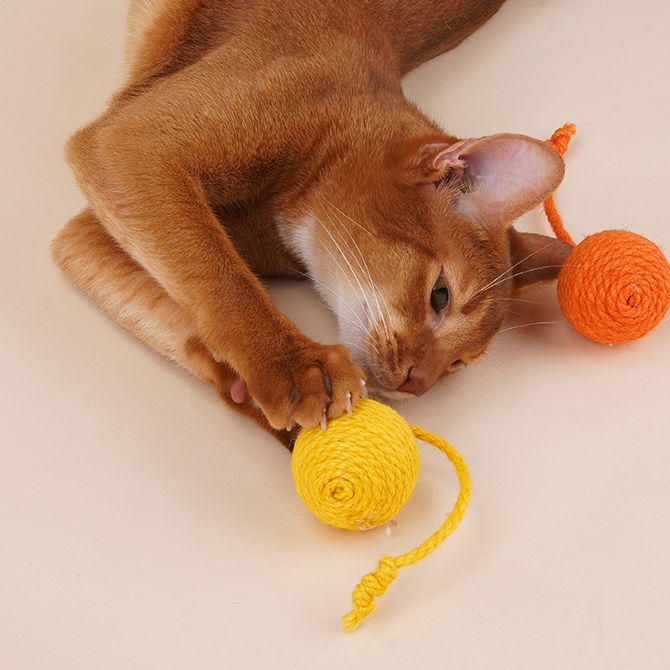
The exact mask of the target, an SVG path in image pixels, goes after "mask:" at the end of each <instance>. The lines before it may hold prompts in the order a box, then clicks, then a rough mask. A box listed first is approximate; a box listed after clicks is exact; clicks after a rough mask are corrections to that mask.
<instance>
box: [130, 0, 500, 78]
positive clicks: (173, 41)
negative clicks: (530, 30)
mask: <svg viewBox="0 0 670 670" xmlns="http://www.w3.org/2000/svg"><path fill="white" fill-rule="evenodd" d="M503 2H504V0H130V5H129V9H128V21H127V23H128V30H127V40H126V59H125V61H126V72H127V79H126V85H127V86H132V85H134V84H137V83H138V82H140V81H142V80H144V79H146V78H147V77H155V76H160V75H164V74H169V73H171V72H174V71H177V70H179V69H182V68H184V67H186V66H187V65H190V64H192V63H193V62H195V61H196V60H198V59H200V58H202V57H203V56H204V55H206V54H207V53H208V52H209V51H211V50H212V49H215V48H216V47H217V46H220V45H221V44H223V43H224V42H225V41H226V39H227V38H228V37H229V36H230V35H232V34H238V36H239V34H240V33H241V34H242V35H243V36H245V37H246V38H247V39H253V40H254V41H259V42H264V41H267V42H272V38H273V37H275V38H277V37H279V39H280V40H283V41H284V45H285V46H290V42H291V40H292V38H293V35H292V34H291V31H292V30H296V29H297V30H300V29H303V30H305V33H304V36H307V37H309V39H311V40H312V41H313V42H314V44H317V45H319V46H320V47H321V48H322V49H323V50H324V52H325V53H326V54H327V51H328V40H327V39H322V38H325V37H326V36H327V33H328V31H325V32H324V33H323V34H321V31H320V30H319V29H318V28H319V26H326V25H329V27H332V28H334V29H336V30H337V31H340V32H346V33H348V34H349V35H351V36H352V37H354V38H355V39H358V41H367V42H369V46H370V47H371V51H370V53H373V52H375V51H376V52H379V50H380V49H381V50H382V51H384V52H385V53H384V54H383V56H384V57H385V58H387V59H389V60H393V61H395V62H394V63H393V65H394V66H395V67H397V68H398V70H399V71H400V72H401V73H403V74H404V73H406V72H408V71H409V70H411V69H412V68H414V67H416V66H417V65H419V64H420V63H422V62H424V61H426V60H429V59H430V58H433V57H434V56H436V55H438V54H439V53H442V52H444V51H447V50H449V49H451V48H453V47H455V46H456V45H457V44H459V43H460V42H461V41H462V40H463V39H465V37H467V36H468V35H469V34H470V33H472V32H473V31H474V30H475V29H476V28H478V27H479V26H480V25H482V24H483V23H484V22H485V21H487V20H488V19H489V18H490V17H491V16H492V15H493V14H495V12H496V11H497V10H498V9H499V8H500V6H501V5H502V4H503Z"/></svg>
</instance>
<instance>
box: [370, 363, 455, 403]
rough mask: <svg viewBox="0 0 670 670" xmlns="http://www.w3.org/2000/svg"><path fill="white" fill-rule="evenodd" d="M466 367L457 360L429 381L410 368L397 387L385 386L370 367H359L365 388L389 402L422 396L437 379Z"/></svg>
mask: <svg viewBox="0 0 670 670" xmlns="http://www.w3.org/2000/svg"><path fill="white" fill-rule="evenodd" d="M466 365H467V363H466V362H465V361H464V360H462V359H460V358H458V359H456V360H455V361H453V362H452V363H451V364H450V365H449V366H448V367H447V368H446V369H445V371H444V372H443V373H442V374H441V375H439V376H438V377H437V378H436V379H431V380H429V379H427V378H426V377H425V376H424V375H422V374H421V372H420V371H418V370H415V369H414V368H410V369H409V371H408V372H407V376H406V378H405V380H404V381H403V382H402V383H401V384H399V385H397V386H394V385H389V384H385V383H384V382H383V381H382V380H381V379H380V378H379V376H378V375H377V374H375V373H374V372H373V371H372V369H371V366H370V365H366V364H363V365H361V367H362V368H363V370H364V371H365V373H366V375H367V378H368V381H367V387H368V390H369V392H370V393H371V394H372V395H376V396H379V397H382V398H389V399H391V400H403V399H406V398H411V397H420V396H422V395H423V394H424V393H426V392H427V391H429V390H430V389H431V388H432V387H433V385H434V383H435V381H437V379H439V378H440V377H443V376H445V375H448V374H452V373H454V372H457V371H458V370H462V369H463V368H464V367H466Z"/></svg>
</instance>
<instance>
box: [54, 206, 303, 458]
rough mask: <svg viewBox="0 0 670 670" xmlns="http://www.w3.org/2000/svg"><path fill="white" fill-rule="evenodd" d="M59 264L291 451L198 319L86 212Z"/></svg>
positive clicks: (62, 244)
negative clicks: (205, 337)
mask: <svg viewBox="0 0 670 670" xmlns="http://www.w3.org/2000/svg"><path fill="white" fill-rule="evenodd" d="M51 254H52V257H53V259H54V262H55V263H56V265H57V266H58V267H59V268H60V270H62V271H63V273H64V274H65V275H66V276H67V277H68V278H69V279H70V280H72V281H73V282H74V283H75V284H76V285H77V286H79V287H80V288H81V289H82V290H83V291H84V292H86V293H87V294H88V295H89V296H90V297H92V298H93V299H94V300H95V301H96V302H98V303H99V304H100V305H101V306H102V308H103V309H104V310H105V311H107V312H108V313H109V314H110V315H111V316H112V317H113V318H114V319H115V320H116V321H117V322H118V323H119V324H120V325H121V326H123V327H124V328H126V329H127V330H129V331H130V332H131V333H133V334H134V335H135V336H137V337H138V338H139V339H141V340H142V341H143V342H145V343H146V344H148V345H149V346H151V347H152V348H153V349H155V350H156V351H158V352H160V353H161V354H163V355H165V356H167V357H168V358H170V359H172V360H173V361H175V362H176V363H178V364H179V365H180V366H182V367H183V368H185V369H186V370H188V371H189V372H191V373H193V374H194V375H195V376H196V377H198V378H199V379H201V380H202V381H204V382H206V383H207V384H210V385H211V386H213V387H214V388H215V389H216V391H217V392H218V394H219V396H220V397H221V398H222V399H223V400H224V401H225V402H226V403H227V404H228V405H229V406H230V407H231V408H232V409H234V410H235V411H237V412H240V413H241V414H243V415H245V416H247V417H249V418H251V419H253V420H254V421H255V422H256V423H257V424H258V425H259V426H261V427H262V428H264V429H265V430H267V431H268V432H269V433H270V434H271V435H273V436H274V437H276V438H277V439H278V440H279V441H280V442H282V444H284V445H285V446H287V447H289V448H290V446H291V444H292V442H293V439H294V438H295V435H294V433H293V432H289V431H286V430H275V429H274V428H272V426H270V424H269V423H268V420H267V418H266V417H265V415H264V414H263V412H262V411H261V410H260V408H259V407H258V406H257V405H256V404H255V403H254V402H253V400H252V399H251V398H250V397H249V395H248V394H247V392H246V388H245V386H244V382H243V381H242V380H241V379H240V377H239V375H238V374H237V373H235V371H234V370H233V369H232V368H231V367H230V366H229V365H227V364H226V363H225V362H223V361H222V362H217V361H216V360H214V357H213V355H212V353H211V352H210V351H209V350H208V349H207V347H206V346H205V344H204V343H203V341H202V338H201V337H200V335H199V333H198V331H197V328H196V326H195V324H194V323H193V320H192V319H191V318H190V317H189V316H188V315H187V314H186V312H184V310H183V309H181V308H180V307H179V305H177V303H176V302H175V301H174V300H173V299H172V298H171V297H170V296H169V295H168V294H167V292H166V291H165V289H164V288H163V287H162V286H161V285H160V284H159V283H158V282H157V281H156V280H155V279H154V278H153V277H152V276H151V275H150V274H149V273H148V272H147V271H146V270H145V269H144V268H143V267H142V266H141V265H140V264H139V263H137V262H136V261H135V260H133V259H132V258H131V257H130V256H129V255H128V254H127V253H126V252H125V250H124V249H123V248H122V247H121V246H120V245H119V244H117V242H116V241H115V240H114V239H113V238H112V237H111V236H110V235H109V234H108V233H107V231H106V230H105V229H104V227H103V226H102V225H101V223H100V222H99V220H98V219H97V217H96V216H95V214H94V212H93V211H91V210H90V209H85V210H84V211H83V212H81V213H80V214H79V215H77V216H75V217H74V218H73V219H72V220H71V221H69V222H68V223H67V224H66V225H65V227H64V228H63V229H62V230H61V232H60V233H59V234H58V236H57V237H56V238H55V240H54V241H53V243H52V245H51Z"/></svg>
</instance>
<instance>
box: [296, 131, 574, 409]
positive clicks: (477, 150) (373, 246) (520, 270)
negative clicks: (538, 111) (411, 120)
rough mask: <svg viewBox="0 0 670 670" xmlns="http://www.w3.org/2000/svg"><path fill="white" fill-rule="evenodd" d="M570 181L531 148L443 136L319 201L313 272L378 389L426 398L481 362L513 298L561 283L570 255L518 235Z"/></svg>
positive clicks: (562, 247) (525, 142) (538, 147)
mask: <svg viewBox="0 0 670 670" xmlns="http://www.w3.org/2000/svg"><path fill="white" fill-rule="evenodd" d="M563 170H564V167H563V161H562V159H561V158H560V157H559V156H558V154H557V153H556V152H554V151H553V150H552V149H550V148H549V147H548V146H547V145H546V144H544V143H542V142H540V141H538V140H534V139H532V138H529V137H525V136H519V135H496V136H492V137H487V138H482V139H476V140H465V141H461V142H455V143H454V142H453V140H452V139H451V138H448V137H447V136H442V135H435V136H428V137H422V138H415V139H413V140H410V141H406V142H404V143H403V144H402V146H400V147H399V148H398V149H397V150H396V151H394V152H392V153H391V154H390V155H387V156H386V157H385V158H384V161H382V162H381V163H380V164H378V165H373V166H372V169H371V170H369V171H368V172H365V171H364V172H363V173H362V174H360V175H359V176H358V177H356V178H355V180H356V181H358V184H357V185H356V187H354V188H352V187H351V186H348V187H341V188H342V189H343V190H341V191H338V189H334V190H333V192H332V193H331V194H330V195H321V196H320V199H319V200H318V201H317V204H316V205H315V207H314V210H313V217H312V220H311V221H310V222H309V224H308V229H309V232H308V234H309V236H310V238H311V240H310V245H309V246H310V248H311V253H310V256H311V258H310V259H309V263H308V264H309V265H310V270H311V274H312V275H313V276H314V278H315V279H316V282H317V286H318V287H319V290H320V291H321V293H322V295H323V297H324V299H325V300H326V301H327V302H328V304H329V305H330V307H331V308H332V309H333V310H334V312H335V314H336V315H337V319H338V324H339V330H340V337H341V340H342V342H343V343H344V344H345V345H347V347H348V348H349V350H350V352H351V354H352V357H353V358H354V360H355V361H356V362H357V363H358V364H359V365H360V366H361V367H362V368H363V370H364V371H365V373H366V375H367V377H368V385H369V387H370V388H371V389H372V390H374V391H375V392H377V393H379V394H381V395H385V396H387V397H404V396H406V395H408V394H413V395H421V394H423V393H424V392H425V391H427V390H428V389H429V388H430V387H431V386H432V385H433V384H434V383H435V381H437V380H438V379H439V378H440V377H442V376H444V375H446V374H449V373H451V372H454V371H456V370H458V369H460V368H462V367H464V366H465V365H467V364H470V363H474V362H476V361H477V360H478V359H479V358H480V357H481V356H482V354H483V353H484V351H485V349H486V347H487V346H488V344H489V342H490V341H491V338H492V337H493V336H494V335H495V333H496V332H498V330H499V329H500V327H501V325H502V323H503V321H504V319H505V316H506V314H507V311H508V309H509V305H510V299H511V298H512V297H513V296H514V295H515V294H516V293H517V292H518V291H519V290H521V289H523V288H525V287H527V286H530V285H532V284H534V283H537V282H542V281H547V280H551V279H554V278H555V277H556V276H557V274H558V271H559V269H560V266H561V264H562V262H563V261H564V259H565V257H566V255H567V253H568V252H569V250H570V249H569V247H568V245H566V244H564V243H562V242H560V241H558V240H556V239H554V238H549V237H545V236H542V235H533V234H526V233H521V232H518V231H516V230H515V229H514V228H512V225H511V224H512V222H513V221H514V219H516V218H517V217H519V216H520V215H521V214H523V213H524V212H526V211H528V210H530V209H532V208H533V207H535V206H537V205H538V204H539V203H540V202H542V200H543V199H544V198H546V197H547V195H548V194H549V193H551V192H552V191H553V190H554V189H555V188H556V187H557V186H558V184H559V183H560V181H561V179H562V177H563Z"/></svg>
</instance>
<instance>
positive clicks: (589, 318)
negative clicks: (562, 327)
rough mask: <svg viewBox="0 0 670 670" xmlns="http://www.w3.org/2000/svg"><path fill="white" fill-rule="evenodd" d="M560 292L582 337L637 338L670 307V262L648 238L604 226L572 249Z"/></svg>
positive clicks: (612, 340)
mask: <svg viewBox="0 0 670 670" xmlns="http://www.w3.org/2000/svg"><path fill="white" fill-rule="evenodd" d="M557 290H558V303H559V305H560V306H561V310H562V311H563V314H564V315H565V318H566V319H567V320H568V321H569V322H570V323H571V324H572V326H573V327H574V328H575V330H577V331H578V332H580V333H581V334H582V335H585V336H586V337H588V338H590V339H592V340H595V341H596V342H603V343H607V344H622V343H624V342H632V341H633V340H637V339H638V338H640V337H643V336H644V335H646V334H647V333H649V332H650V331H651V330H652V329H653V328H655V327H656V326H657V325H658V324H659V323H660V322H661V319H662V318H663V317H664V316H665V314H666V312H667V311H668V308H669V307H670V264H668V261H667V260H666V259H665V256H663V252H662V251H661V250H660V249H659V248H658V247H657V246H656V245H655V244H654V243H653V242H651V241H649V240H648V239H647V238H646V237H642V235H638V234H637V233H631V232H629V231H627V230H605V231H603V232H601V233H596V234H595V235H591V236H590V237H587V238H586V239H585V240H583V241H582V242H580V243H579V245H578V246H576V247H575V248H574V249H573V251H572V252H571V253H570V255H569V256H568V258H567V260H566V261H565V263H564V264H563V267H562V268H561V272H560V273H559V275H558V287H557Z"/></svg>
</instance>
